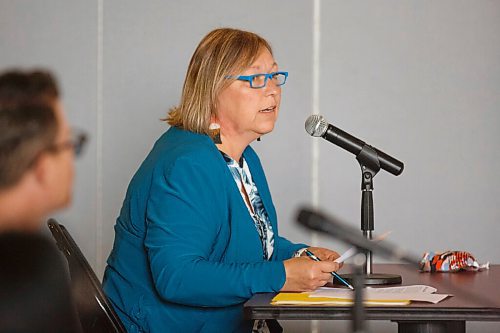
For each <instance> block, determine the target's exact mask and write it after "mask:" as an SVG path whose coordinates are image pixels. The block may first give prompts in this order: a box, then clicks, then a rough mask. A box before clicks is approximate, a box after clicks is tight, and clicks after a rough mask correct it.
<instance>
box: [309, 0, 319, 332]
mask: <svg viewBox="0 0 500 333" xmlns="http://www.w3.org/2000/svg"><path fill="white" fill-rule="evenodd" d="M320 9H321V0H314V2H313V52H312V53H313V57H312V58H313V59H312V60H313V63H312V70H313V77H312V113H313V114H319V113H320V112H319V111H320V110H319V85H320V45H321V44H320V42H321V38H320V37H321V26H320V23H321V22H320V19H321V13H320ZM318 162H319V140H311V201H312V205H313V207H314V208H317V207H318V206H319V163H318ZM317 244H318V234H317V233H316V232H311V245H312V246H317ZM319 331H320V325H319V321H318V320H312V321H311V333H319Z"/></svg>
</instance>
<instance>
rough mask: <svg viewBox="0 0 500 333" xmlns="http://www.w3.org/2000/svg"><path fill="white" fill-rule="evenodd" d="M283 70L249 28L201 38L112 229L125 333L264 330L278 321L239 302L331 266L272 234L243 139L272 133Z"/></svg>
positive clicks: (116, 301) (316, 280)
mask: <svg viewBox="0 0 500 333" xmlns="http://www.w3.org/2000/svg"><path fill="white" fill-rule="evenodd" d="M287 76H288V73H287V72H283V71H280V70H279V68H278V64H277V63H276V61H275V60H274V57H273V53H272V50H271V47H270V45H269V44H268V42H267V41H266V40H264V39H263V38H262V37H260V36H258V35H256V34H254V33H250V32H246V31H241V30H236V29H217V30H214V31H212V32H210V33H209V34H208V35H206V36H205V37H204V38H203V40H202V41H201V42H200V44H199V45H198V47H197V49H196V50H195V52H194V54H193V56H192V58H191V62H190V64H189V68H188V70H187V75H186V79H185V82H184V88H183V92H182V98H181V102H180V105H179V106H178V107H176V108H173V109H172V110H171V111H170V113H169V115H168V119H167V121H168V123H169V124H170V125H171V127H170V129H168V130H167V131H166V132H165V133H164V134H163V135H162V136H161V137H160V138H159V139H158V141H157V142H156V144H155V145H154V147H153V149H152V151H151V152H150V153H149V155H148V156H147V158H146V160H145V161H144V162H143V163H142V165H141V166H140V168H139V170H138V171H137V172H136V174H135V175H134V177H133V179H132V181H131V183H130V185H129V188H128V191H127V194H126V197H125V201H124V203H123V207H122V209H121V213H120V216H119V217H118V219H117V223H116V225H115V233H116V234H115V243H114V247H113V250H112V252H111V254H110V256H109V259H108V266H107V268H106V272H105V277H104V289H105V292H106V293H107V295H108V297H109V298H110V299H111V301H112V303H113V305H114V306H115V308H116V310H117V312H118V314H119V316H120V317H121V318H122V321H123V323H124V324H125V326H126V327H127V329H128V330H129V332H251V331H252V330H254V331H259V332H260V331H264V330H266V329H267V328H273V327H274V325H276V324H277V323H276V322H275V321H274V322H269V323H265V322H264V321H257V322H255V323H252V322H250V321H245V320H244V319H243V311H242V309H243V303H244V302H245V301H247V300H248V299H249V298H251V297H252V296H253V295H254V294H255V293H259V292H278V291H306V290H314V289H316V288H318V287H320V286H323V285H325V284H326V283H327V282H328V281H331V275H330V272H332V271H336V270H337V269H339V265H338V264H337V263H335V262H333V260H334V259H336V258H337V257H338V254H337V253H336V252H334V251H331V250H328V249H324V248H309V249H310V250H311V251H312V252H314V253H315V254H316V255H317V256H319V257H320V258H321V259H322V260H324V261H321V262H315V261H313V260H311V259H309V258H307V257H303V256H300V252H301V250H304V249H305V248H307V245H304V244H294V243H292V242H290V241H288V240H287V239H285V238H283V237H281V236H280V235H279V233H278V225H277V216H276V210H275V208H274V205H273V202H272V199H271V193H270V191H269V188H268V185H267V181H266V178H265V175H264V170H263V169H262V166H261V163H260V161H259V158H258V156H257V154H256V153H255V151H254V150H253V149H252V148H251V147H250V143H252V142H253V141H255V140H257V139H259V138H260V137H261V136H263V135H264V134H267V133H269V132H271V131H272V130H273V128H274V125H275V122H276V120H277V117H278V112H279V109H280V101H281V89H282V86H283V85H284V84H285V82H286V79H287ZM276 162H279V161H276ZM283 167H286V166H283ZM266 326H270V327H267V328H266Z"/></svg>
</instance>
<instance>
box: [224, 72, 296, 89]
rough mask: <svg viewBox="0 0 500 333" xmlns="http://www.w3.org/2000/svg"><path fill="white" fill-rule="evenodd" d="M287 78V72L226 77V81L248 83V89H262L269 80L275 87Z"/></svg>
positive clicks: (283, 82) (282, 83)
mask: <svg viewBox="0 0 500 333" xmlns="http://www.w3.org/2000/svg"><path fill="white" fill-rule="evenodd" d="M287 77H288V72H274V73H269V74H254V75H228V76H226V79H236V80H240V81H248V82H249V83H250V88H254V89H259V88H264V87H265V86H266V84H267V79H271V81H273V83H274V85H275V86H278V87H279V86H282V85H284V84H285V82H286V79H287Z"/></svg>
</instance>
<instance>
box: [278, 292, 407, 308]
mask: <svg viewBox="0 0 500 333" xmlns="http://www.w3.org/2000/svg"><path fill="white" fill-rule="evenodd" d="M353 303H354V301H353V300H352V299H351V298H331V297H309V293H279V294H278V295H276V296H275V297H274V298H273V300H272V301H271V304H272V305H347V306H351V305H352V304H353ZM363 303H364V305H366V306H375V305H377V306H396V305H407V304H410V300H383V299H365V300H364V302H363Z"/></svg>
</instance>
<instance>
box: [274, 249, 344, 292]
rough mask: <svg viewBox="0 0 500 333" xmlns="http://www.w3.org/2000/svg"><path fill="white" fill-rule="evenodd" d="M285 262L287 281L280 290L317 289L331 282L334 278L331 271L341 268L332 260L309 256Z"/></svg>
mask: <svg viewBox="0 0 500 333" xmlns="http://www.w3.org/2000/svg"><path fill="white" fill-rule="evenodd" d="M310 249H315V248H310ZM325 250H326V249H325ZM311 251H312V250H311ZM330 252H333V251H330ZM333 253H336V252H333ZM337 257H338V254H337ZM320 258H321V257H320ZM325 258H327V257H325ZM283 263H284V265H285V272H286V281H285V284H284V285H283V287H282V288H281V290H280V291H312V290H315V289H317V288H319V287H321V286H324V285H325V284H326V283H327V282H330V281H331V280H332V275H331V274H330V272H333V271H336V270H338V269H339V264H338V263H336V262H333V261H332V260H325V261H314V260H312V259H311V258H308V257H299V258H292V259H288V260H285V261H284V262H283Z"/></svg>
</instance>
